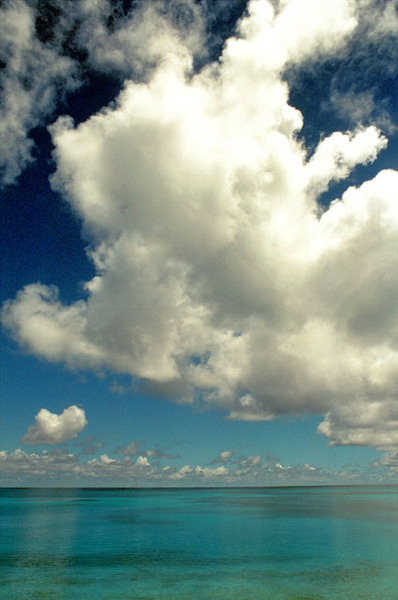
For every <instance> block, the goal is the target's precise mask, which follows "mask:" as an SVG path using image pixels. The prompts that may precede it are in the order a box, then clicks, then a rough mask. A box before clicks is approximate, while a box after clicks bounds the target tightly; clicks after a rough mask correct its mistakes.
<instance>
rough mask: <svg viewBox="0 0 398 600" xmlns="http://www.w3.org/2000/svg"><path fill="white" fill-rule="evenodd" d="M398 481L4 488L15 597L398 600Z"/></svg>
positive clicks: (6, 586) (0, 563) (0, 588)
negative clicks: (338, 484) (249, 486)
mask: <svg viewBox="0 0 398 600" xmlns="http://www.w3.org/2000/svg"><path fill="white" fill-rule="evenodd" d="M397 564H398V496H397V487H394V486H385V487H381V486H377V487H335V488H333V487H319V488H279V489H278V488H256V489H253V488H252V489H247V488H246V489H242V488H240V489H207V490H205V489H189V490H188V489H185V490H88V489H66V490H60V489H56V490H54V489H46V490H43V489H41V490H37V489H36V490H33V489H30V490H28V489H12V490H10V489H2V490H0V597H1V598H6V599H7V600H25V599H26V600H40V599H46V600H64V599H65V600H88V599H91V598H93V599H95V600H105V599H109V600H119V599H120V600H122V599H123V600H129V599H134V600H135V599H137V600H182V599H184V600H188V599H189V600H190V599H193V600H199V599H200V600H218V599H219V600H224V599H225V600H226V599H228V600H331V599H333V600H345V599H349V600H397V589H398V567H397Z"/></svg>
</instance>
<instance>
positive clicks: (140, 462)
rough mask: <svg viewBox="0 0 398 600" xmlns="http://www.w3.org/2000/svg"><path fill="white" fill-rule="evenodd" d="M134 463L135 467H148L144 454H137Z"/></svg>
mask: <svg viewBox="0 0 398 600" xmlns="http://www.w3.org/2000/svg"><path fill="white" fill-rule="evenodd" d="M135 464H136V465H137V467H149V466H150V464H149V460H148V459H147V457H146V456H139V457H138V458H137V460H136V461H135Z"/></svg>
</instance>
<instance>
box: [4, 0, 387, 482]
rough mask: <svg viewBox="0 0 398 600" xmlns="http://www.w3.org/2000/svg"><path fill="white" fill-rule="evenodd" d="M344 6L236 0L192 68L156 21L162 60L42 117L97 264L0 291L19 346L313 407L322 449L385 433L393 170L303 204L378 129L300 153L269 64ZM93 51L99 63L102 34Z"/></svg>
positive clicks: (149, 385)
mask: <svg viewBox="0 0 398 600" xmlns="http://www.w3.org/2000/svg"><path fill="white" fill-rule="evenodd" d="M187 4H188V3H187ZM360 4H361V3H354V2H351V1H349V0H338V1H336V2H334V3H319V2H316V1H312V0H291V1H290V2H283V3H281V4H280V7H279V10H278V11H275V9H274V8H273V5H272V3H270V2H267V1H266V0H252V1H251V2H250V3H249V5H248V14H247V16H246V17H245V18H244V19H242V20H241V22H240V24H239V27H238V31H237V35H236V37H232V38H230V39H229V40H228V41H227V42H226V44H225V48H224V51H223V53H222V55H221V57H220V60H219V61H217V62H215V63H211V64H208V65H207V66H206V67H204V68H203V69H202V70H201V71H200V72H194V71H193V68H192V64H193V63H192V52H193V51H194V50H193V48H192V44H193V42H192V44H191V45H189V44H188V45H185V44H184V43H183V42H182V41H181V39H180V38H178V36H176V35H175V32H174V29H173V28H168V27H166V26H165V25H164V21H161V24H160V21H159V22H158V25H157V26H156V27H155V26H154V30H153V31H152V32H151V35H150V36H149V38H145V39H149V40H153V41H154V42H155V41H156V44H158V45H157V46H156V48H157V52H158V54H157V55H156V52H155V53H154V56H161V57H162V60H160V61H159V62H158V63H157V65H156V67H153V69H152V70H151V71H150V76H149V77H148V78H147V80H146V81H140V82H138V83H137V82H134V81H133V80H126V82H125V86H124V89H123V90H122V92H121V93H120V95H119V97H118V99H117V101H116V102H115V103H114V104H113V105H112V106H110V107H108V108H106V109H103V110H102V111H101V112H99V113H98V114H95V115H93V116H92V117H91V118H89V119H88V120H87V121H86V122H84V123H82V124H80V125H79V126H74V124H73V122H72V120H71V119H70V118H68V117H62V118H60V119H58V120H57V121H56V122H55V123H54V124H53V125H52V127H51V133H52V136H53V142H54V145H55V153H54V156H55V159H56V163H57V171H56V173H55V175H54V176H53V179H52V185H53V187H54V188H55V189H57V190H58V191H60V192H61V193H62V194H63V195H64V197H65V198H66V199H67V200H68V202H69V203H70V205H71V207H72V208H73V210H74V211H75V212H76V213H77V214H78V215H79V217H80V219H81V221H82V224H83V228H84V232H85V235H86V236H87V237H89V239H90V240H91V246H90V250H89V255H90V258H91V260H92V261H93V264H94V265H95V268H96V272H97V274H96V276H95V277H94V278H93V279H92V280H91V281H89V282H87V284H86V290H87V299H86V300H84V301H79V302H76V303H74V304H71V305H64V304H62V301H61V299H60V298H59V295H58V291H57V290H56V289H55V288H51V287H48V286H45V285H42V284H40V283H34V284H30V285H27V286H26V287H25V288H24V289H23V290H21V291H20V292H19V294H18V296H17V297H16V298H15V299H14V300H11V301H9V302H8V303H6V305H5V306H4V308H3V312H2V320H3V323H4V324H5V325H6V327H8V329H9V330H10V332H11V334H12V335H13V336H14V338H15V339H16V340H17V341H18V343H19V344H21V346H23V347H25V348H26V349H27V350H29V351H30V352H32V353H34V354H36V355H38V356H41V357H44V358H46V359H47V360H49V361H52V362H62V363H65V364H66V365H67V366H69V367H70V368H92V369H110V370H112V371H114V372H119V373H128V374H130V375H132V376H133V377H136V378H140V379H141V380H142V381H143V385H144V388H145V389H146V390H147V391H148V392H150V393H154V394H159V395H163V396H165V397H168V398H170V399H171V400H173V401H177V402H181V403H193V402H195V400H196V399H197V398H198V397H200V398H201V400H202V401H203V402H204V403H205V404H206V405H207V406H208V407H210V408H217V409H222V410H223V411H225V412H226V414H228V415H229V418H230V419H241V420H253V421H255V420H269V419H273V418H276V417H280V416H283V415H301V414H319V415H325V419H324V421H323V423H321V425H320V427H319V432H320V433H322V434H323V435H325V436H327V438H329V440H330V442H331V443H332V444H341V445H345V444H356V445H374V446H377V447H383V448H386V447H387V448H388V447H391V446H393V445H396V444H397V443H398V409H397V403H396V391H397V387H396V386H397V382H396V376H397V369H398V356H397V350H396V342H397V316H396V290H397V279H396V274H397V272H398V271H397V252H396V248H397V230H398V210H397V203H396V190H397V189H398V172H397V171H393V170H389V171H382V172H380V173H379V174H378V175H377V176H376V177H374V178H373V179H372V180H370V181H366V182H365V183H363V184H362V185H361V186H359V187H356V188H353V187H351V188H349V189H347V190H346V192H345V193H344V194H343V196H342V198H337V199H336V200H335V201H334V202H332V204H331V205H330V207H329V208H328V210H325V211H324V212H321V211H320V208H319V205H318V199H319V196H320V194H322V193H323V192H325V191H326V190H327V189H328V188H329V186H330V184H331V183H332V182H335V181H339V180H343V179H344V178H346V177H347V176H348V175H349V173H350V172H351V171H352V170H353V169H354V168H355V167H356V166H357V165H360V164H364V165H366V164H368V163H369V162H372V161H374V160H375V159H376V157H377V155H378V153H379V152H380V151H382V150H383V149H384V148H385V147H386V144H387V140H386V139H385V137H384V136H383V135H382V134H381V132H380V131H379V130H378V128H377V127H376V126H375V125H369V126H367V127H357V128H356V129H354V130H353V131H349V132H345V133H342V132H335V133H333V134H332V135H330V136H329V137H326V138H325V139H323V140H322V141H321V142H320V143H319V145H318V147H317V148H316V150H315V152H314V153H313V155H312V156H308V155H307V152H306V149H305V147H304V146H303V144H302V143H301V142H299V141H298V133H299V131H300V129H301V128H302V125H303V119H302V115H301V114H300V112H299V111H298V110H297V109H295V108H294V107H292V106H290V105H289V88H288V85H287V83H286V81H285V80H284V79H283V76H282V74H283V72H284V70H286V69H287V68H292V67H295V68H300V66H301V65H303V64H305V63H306V61H308V60H312V59H313V56H314V55H315V56H317V57H322V56H330V55H333V53H337V52H340V51H341V48H342V46H343V45H344V44H345V43H346V42H347V40H348V39H349V36H350V35H351V34H352V33H353V32H354V31H355V28H356V26H357V22H358V20H357V19H358V15H357V10H358V7H359V6H360ZM368 5H369V3H368ZM150 22H151V23H152V25H153V23H154V21H150ZM93 23H95V20H94V21H93ZM148 23H149V21H148V20H146V19H145V18H144V17H143V20H142V22H141V27H143V28H144V29H143V30H142V31H146V32H148V26H149V25H148ZM156 23H157V22H155V24H156ZM300 24H301V25H302V26H300ZM304 24H305V27H304ZM159 28H161V31H162V36H161V37H159V36H157V35H156V34H157V32H158V29H159ZM137 32H141V28H137V31H136V32H135V36H137V35H138V33H137ZM89 39H90V40H91V39H94V38H91V37H90V38H89ZM99 39H101V38H99ZM118 39H119V38H118ZM130 39H131V38H130V37H129V35H127V33H126V37H123V36H122V35H121V34H120V39H119V41H118V44H119V48H126V47H127V48H129V46H128V44H129V43H130V41H129V40H130ZM134 39H137V38H136V37H134ZM138 39H140V38H139V35H138ZM190 39H191V38H190ZM192 39H195V40H196V42H197V40H199V37H196V38H192ZM196 42H195V43H196ZM126 45H127V46H126ZM96 48H97V50H96V52H94V51H93V52H94V54H93V56H94V55H95V56H96V57H97V58H96V60H97V61H103V62H104V61H105V62H106V59H105V58H104V57H105V56H108V54H106V52H105V50H104V48H108V49H109V44H105V45H104V46H101V45H99V46H97V47H96ZM133 54H134V53H133ZM114 56H120V55H118V54H117V52H111V53H110V54H109V57H114ZM123 56H124V55H123V54H122V57H123ZM134 56H138V59H139V53H138V54H137V53H135V54H134ZM98 57H101V58H98ZM138 59H137V60H138ZM109 60H111V59H110V58H109ZM155 62H156V61H155ZM135 69H137V67H135ZM144 458H145V459H146V460H147V457H144ZM141 466H145V465H141ZM205 468H209V467H205ZM225 468H226V467H224V466H223V465H221V466H220V467H217V469H225ZM175 476H176V477H177V475H175Z"/></svg>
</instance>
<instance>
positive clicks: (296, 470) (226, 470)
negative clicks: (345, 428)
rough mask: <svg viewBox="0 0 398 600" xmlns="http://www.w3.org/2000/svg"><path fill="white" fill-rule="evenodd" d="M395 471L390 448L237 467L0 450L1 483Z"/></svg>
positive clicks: (230, 480) (329, 479)
mask: <svg viewBox="0 0 398 600" xmlns="http://www.w3.org/2000/svg"><path fill="white" fill-rule="evenodd" d="M396 471H397V455H396V451H387V452H386V453H385V454H384V455H383V456H382V457H381V458H380V460H378V461H376V462H375V463H374V464H373V465H369V467H368V468H365V469H355V468H353V467H351V466H350V465H347V466H345V467H344V468H341V469H339V470H325V469H321V468H319V467H316V466H314V465H313V464H311V463H308V462H306V463H303V464H283V463H281V462H280V461H274V460H273V461H271V462H268V463H266V464H263V465H261V464H251V465H250V464H248V465H247V466H246V467H245V468H242V467H241V466H240V465H239V464H237V465H235V466H228V467H226V466H225V465H221V466H218V467H214V468H211V467H202V466H200V465H196V466H190V465H189V464H186V465H184V466H182V467H179V468H177V467H173V466H170V465H167V466H164V467H163V466H160V465H152V464H151V463H150V461H149V460H148V459H147V458H146V457H144V456H139V457H137V458H136V459H135V460H133V459H132V458H131V457H128V456H125V457H124V458H123V459H121V460H119V459H116V458H112V457H111V456H109V455H108V454H106V453H104V454H102V455H100V456H99V457H98V458H93V459H91V460H84V459H83V457H82V455H81V454H72V453H71V452H68V451H66V450H64V449H62V448H55V449H53V450H51V451H47V450H43V451H42V452H32V453H27V452H24V451H23V450H21V449H17V450H15V451H13V452H7V451H5V450H3V451H0V482H1V484H2V485H18V484H22V483H23V484H24V485H26V484H27V483H28V484H30V485H43V484H47V485H48V484H49V483H51V485H61V486H65V485H77V486H78V485H93V486H99V485H101V486H116V487H118V486H120V487H128V486H131V487H148V486H149V487H153V486H172V487H175V486H177V487H178V486H183V487H186V486H198V485H199V486H209V487H211V486H214V485H217V486H224V485H226V486H229V485H282V486H283V485H317V484H318V485H319V484H326V483H329V484H337V483H364V482H373V483H375V482H384V483H387V482H389V481H393V480H394V476H396Z"/></svg>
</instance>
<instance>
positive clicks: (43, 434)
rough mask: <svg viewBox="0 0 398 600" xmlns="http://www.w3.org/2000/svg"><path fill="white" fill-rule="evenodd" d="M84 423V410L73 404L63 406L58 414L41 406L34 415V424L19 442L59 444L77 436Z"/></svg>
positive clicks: (85, 421)
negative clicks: (67, 406)
mask: <svg viewBox="0 0 398 600" xmlns="http://www.w3.org/2000/svg"><path fill="white" fill-rule="evenodd" d="M86 425H87V420H86V415H85V412H84V410H83V409H82V408H78V407H77V406H75V405H73V406H69V408H65V410H64V411H63V412H62V413H61V414H60V415H57V414H55V413H51V412H50V411H49V410H47V409H45V408H42V409H40V410H39V412H38V413H37V415H36V416H35V423H34V425H31V426H30V427H29V429H28V431H27V433H26V435H24V437H23V438H22V439H21V442H22V443H23V444H29V445H32V446H35V445H37V444H59V443H60V442H66V441H67V440H71V439H73V438H75V437H77V436H78V434H79V433H81V432H82V431H83V429H84V428H85V426H86Z"/></svg>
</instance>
